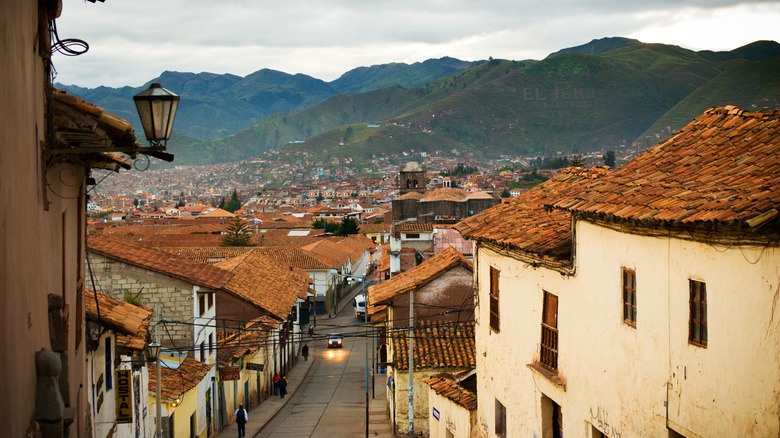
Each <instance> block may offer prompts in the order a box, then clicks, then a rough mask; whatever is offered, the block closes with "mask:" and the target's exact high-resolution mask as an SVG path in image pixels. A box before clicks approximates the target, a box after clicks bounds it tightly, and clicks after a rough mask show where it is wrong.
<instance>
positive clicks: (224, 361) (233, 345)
mask: <svg viewBox="0 0 780 438" xmlns="http://www.w3.org/2000/svg"><path fill="white" fill-rule="evenodd" d="M278 325H279V322H278V321H274V320H272V319H271V318H269V317H260V318H256V319H253V320H252V321H249V323H248V324H247V325H246V326H244V329H243V330H241V331H240V332H237V333H233V334H231V335H230V336H228V337H226V338H224V339H222V340H219V341H217V360H218V361H219V365H220V366H229V365H230V364H231V363H233V362H234V361H236V360H237V359H240V358H241V357H243V356H244V355H246V354H250V353H254V352H256V351H257V350H258V349H259V348H260V347H263V346H265V344H266V343H267V342H268V337H269V331H270V330H272V329H274V328H276V327H277V326H278Z"/></svg>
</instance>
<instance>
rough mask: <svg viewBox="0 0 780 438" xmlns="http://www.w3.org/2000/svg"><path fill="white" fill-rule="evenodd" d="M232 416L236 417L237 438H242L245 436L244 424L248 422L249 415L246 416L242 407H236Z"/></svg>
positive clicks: (241, 405)
mask: <svg viewBox="0 0 780 438" xmlns="http://www.w3.org/2000/svg"><path fill="white" fill-rule="evenodd" d="M233 415H235V416H236V425H238V438H244V437H245V436H246V422H247V421H249V415H247V413H246V409H244V405H243V404H240V405H238V409H236V412H235V413H234V414H233Z"/></svg>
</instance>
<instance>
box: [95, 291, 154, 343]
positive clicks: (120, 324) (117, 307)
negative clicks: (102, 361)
mask: <svg viewBox="0 0 780 438" xmlns="http://www.w3.org/2000/svg"><path fill="white" fill-rule="evenodd" d="M96 296H97V300H96ZM84 298H85V300H84V302H85V312H86V314H87V318H89V319H92V320H94V321H97V320H98V313H100V325H102V326H104V327H107V328H109V329H111V330H113V331H115V332H116V334H117V337H116V344H117V346H120V347H125V348H129V349H131V350H143V349H144V347H145V346H146V334H147V333H148V330H149V319H150V318H151V317H152V310H151V309H148V308H146V307H141V306H136V305H133V304H130V303H126V302H124V301H120V300H117V299H114V298H111V297H109V296H107V295H103V294H101V293H97V294H96V293H95V292H93V291H91V290H85V291H84Z"/></svg>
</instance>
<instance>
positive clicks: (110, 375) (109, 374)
mask: <svg viewBox="0 0 780 438" xmlns="http://www.w3.org/2000/svg"><path fill="white" fill-rule="evenodd" d="M113 380H114V365H113V363H112V360H111V338H106V391H108V390H109V389H111V387H113V386H114V382H113Z"/></svg>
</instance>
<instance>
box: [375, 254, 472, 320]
mask: <svg viewBox="0 0 780 438" xmlns="http://www.w3.org/2000/svg"><path fill="white" fill-rule="evenodd" d="M455 266H463V267H465V268H466V269H468V270H473V265H472V263H471V261H469V260H468V259H466V258H465V257H463V255H462V254H461V253H459V252H458V251H456V250H455V248H453V247H448V248H447V249H445V250H444V251H442V252H440V253H439V254H436V255H435V256H433V257H431V258H429V259H428V260H426V261H424V262H422V263H420V264H419V265H417V266H415V267H414V269H411V270H409V271H406V272H401V273H400V274H398V275H396V276H394V277H391V278H390V279H389V280H385V281H384V282H382V283H380V284H377V285H374V286H370V287H369V289H368V293H369V297H370V299H369V303H368V306H369V308H368V313H369V314H373V313H374V312H375V311H378V309H375V308H374V307H375V306H380V305H383V304H389V302H390V301H391V300H393V299H394V298H395V297H397V296H398V295H401V294H404V293H407V292H409V291H410V290H416V289H419V288H421V287H423V286H425V285H426V284H428V283H430V282H431V281H432V280H434V279H436V278H438V277H439V276H440V275H442V274H444V273H445V272H447V271H449V270H450V269H452V268H453V267H455Z"/></svg>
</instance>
